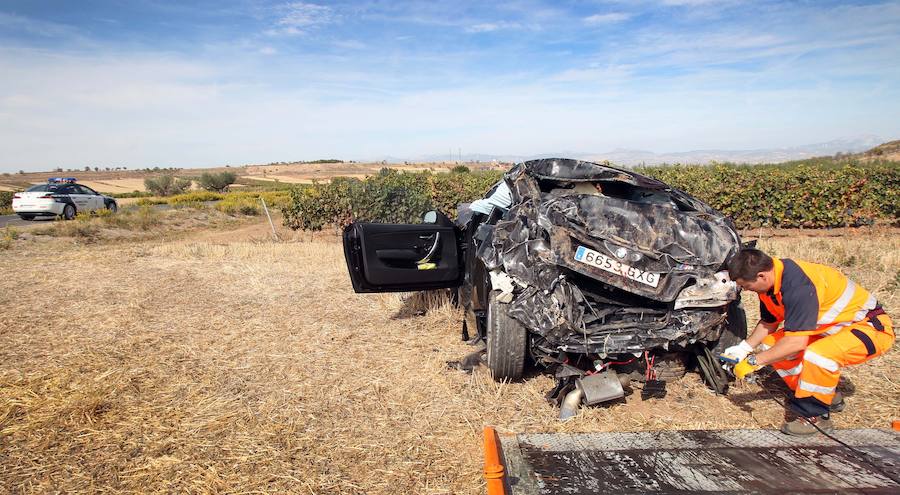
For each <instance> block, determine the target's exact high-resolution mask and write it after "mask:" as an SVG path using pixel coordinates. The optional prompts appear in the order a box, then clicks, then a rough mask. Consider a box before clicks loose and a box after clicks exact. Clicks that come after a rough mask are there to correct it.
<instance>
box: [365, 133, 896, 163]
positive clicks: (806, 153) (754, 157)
mask: <svg viewBox="0 0 900 495" xmlns="http://www.w3.org/2000/svg"><path fill="white" fill-rule="evenodd" d="M882 141H884V140H883V139H882V138H879V137H877V136H871V135H867V136H858V137H856V138H851V139H835V140H831V141H826V142H822V143H813V144H805V145H800V146H791V147H787V148H761V149H752V150H723V149H711V150H693V151H674V152H663V153H657V152H653V151H646V150H636V149H622V148H619V149H614V150H612V151H607V152H604V153H598V152H584V151H571V150H569V151H560V150H555V151H550V152H547V153H540V154H536V155H491V154H479V153H471V154H465V153H464V154H462V156H453V158H452V160H460V159H461V160H462V161H464V162H474V161H481V162H507V163H514V162H521V161H524V160H530V159H533V158H546V157H564V158H578V159H582V160H589V161H594V162H602V161H605V160H608V161H609V162H611V163H614V164H617V165H625V166H637V165H660V164H664V163H668V164H672V163H681V164H686V165H687V164H699V165H704V164H708V163H710V162H734V163H781V162H790V161H795V160H804V159H807V158H816V157H822V156H834V155H836V154H838V153H840V154H842V155H854V156H857V154H863V153H864V152H866V153H867V152H868V151H866V150H869V151H872V150H873V149H874V150H877V149H878V148H880V146H876V145H878V143H881V142H882ZM887 144H890V143H885V145H887ZM885 145H882V146H885ZM873 146H874V147H875V148H873ZM886 152H887V151H886V150H885V151H882V153H886ZM381 159H383V160H385V161H387V162H389V163H390V162H394V163H396V162H402V161H404V159H400V158H396V157H383V158H381ZM448 159H449V157H448V155H426V156H420V157H417V158H414V159H410V160H412V161H418V162H442V161H447V160H448ZM452 160H451V161H452Z"/></svg>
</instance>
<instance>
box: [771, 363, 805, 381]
mask: <svg viewBox="0 0 900 495" xmlns="http://www.w3.org/2000/svg"><path fill="white" fill-rule="evenodd" d="M775 371H777V372H778V376H780V377H782V378H784V377H786V376H794V375H799V374H800V372H801V371H803V363H800V364H798V365H797V366H794V367H793V368H791V369H789V370H779V369H776V370H775Z"/></svg>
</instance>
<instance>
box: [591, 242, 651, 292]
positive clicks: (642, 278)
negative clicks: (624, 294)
mask: <svg viewBox="0 0 900 495" xmlns="http://www.w3.org/2000/svg"><path fill="white" fill-rule="evenodd" d="M575 261H580V262H582V263H584V264H586V265H591V266H594V267H597V268H599V269H601V270H604V271H607V272H610V273H615V274H616V275H621V276H623V277H625V278H627V279H630V280H634V281H635V282H640V283H642V284H644V285H649V286H650V287H656V286H658V285H659V274H658V273H653V272H645V271H644V270H640V269H638V268H635V267H633V266H629V265H626V264H625V263H622V262H621V261H618V260H615V259H613V258H610V257H609V256H606V255H605V254H602V253H598V252H597V251H594V250H593V249H588V248H586V247H584V246H578V250H576V251H575Z"/></svg>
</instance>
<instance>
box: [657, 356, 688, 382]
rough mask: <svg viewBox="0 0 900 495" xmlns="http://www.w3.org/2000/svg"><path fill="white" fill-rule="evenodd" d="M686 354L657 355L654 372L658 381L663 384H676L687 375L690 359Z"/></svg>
mask: <svg viewBox="0 0 900 495" xmlns="http://www.w3.org/2000/svg"><path fill="white" fill-rule="evenodd" d="M689 357H690V355H689V354H688V353H686V352H666V353H663V354H657V355H656V358H655V359H654V361H653V372H654V373H655V374H656V379H657V380H659V381H662V382H674V381H676V380H680V379H681V378H682V377H683V376H684V375H685V374H687V367H688V358H689Z"/></svg>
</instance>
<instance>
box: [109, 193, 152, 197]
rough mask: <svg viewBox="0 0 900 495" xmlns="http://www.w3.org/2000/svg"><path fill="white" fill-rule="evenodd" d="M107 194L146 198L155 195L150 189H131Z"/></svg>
mask: <svg viewBox="0 0 900 495" xmlns="http://www.w3.org/2000/svg"><path fill="white" fill-rule="evenodd" d="M106 195H107V196H111V197H113V198H146V197H149V196H153V193H152V192H150V191H131V192H125V193H107V194H106Z"/></svg>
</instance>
